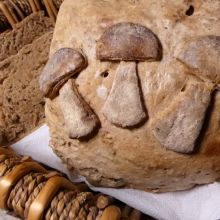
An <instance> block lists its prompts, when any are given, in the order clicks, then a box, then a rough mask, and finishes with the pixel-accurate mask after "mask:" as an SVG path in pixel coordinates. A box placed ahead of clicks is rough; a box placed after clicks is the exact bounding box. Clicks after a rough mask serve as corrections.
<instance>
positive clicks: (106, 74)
mask: <svg viewBox="0 0 220 220" xmlns="http://www.w3.org/2000/svg"><path fill="white" fill-rule="evenodd" d="M100 76H101V77H103V78H106V77H108V72H102V73H101V74H100Z"/></svg>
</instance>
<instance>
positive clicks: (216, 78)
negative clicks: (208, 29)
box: [177, 35, 220, 83]
mask: <svg viewBox="0 0 220 220" xmlns="http://www.w3.org/2000/svg"><path fill="white" fill-rule="evenodd" d="M177 58H178V59H179V60H180V61H181V62H183V63H185V64H186V65H187V66H188V67H190V68H192V69H194V70H195V74H196V75H197V76H198V77H201V78H205V79H209V80H211V81H212V82H214V83H220V36H213V35H209V36H202V37H199V38H197V39H195V40H192V41H191V42H190V43H188V44H187V45H186V47H185V49H184V50H183V52H181V53H180V54H179V55H178V56H177Z"/></svg>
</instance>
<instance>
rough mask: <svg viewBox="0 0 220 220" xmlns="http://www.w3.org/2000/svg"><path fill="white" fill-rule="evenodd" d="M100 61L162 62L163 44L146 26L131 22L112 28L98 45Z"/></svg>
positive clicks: (97, 55) (97, 53)
mask: <svg viewBox="0 0 220 220" xmlns="http://www.w3.org/2000/svg"><path fill="white" fill-rule="evenodd" d="M96 57H97V59H99V60H124V61H135V60H137V61H144V60H149V59H150V60H160V59H161V44H160V42H159V40H158V38H157V37H156V35H155V34H154V33H153V32H152V31H151V30H150V29H148V28H146V27H145V26H142V25H140V24H134V23H130V22H122V23H117V24H115V25H112V26H110V27H109V28H108V29H107V30H106V31H105V32H104V33H103V34H102V36H101V37H100V39H99V40H98V41H97V44H96Z"/></svg>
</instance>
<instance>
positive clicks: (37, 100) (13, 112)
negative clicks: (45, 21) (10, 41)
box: [0, 31, 52, 142]
mask: <svg viewBox="0 0 220 220" xmlns="http://www.w3.org/2000/svg"><path fill="white" fill-rule="evenodd" d="M51 39H52V31H47V33H45V34H44V35H43V36H41V37H40V38H38V39H37V40H35V41H34V42H33V43H32V44H28V45H26V46H25V47H23V48H22V49H21V50H20V51H19V52H18V53H17V54H16V55H14V56H11V57H9V58H7V59H5V60H4V61H2V62H1V63H0V139H2V140H1V141H2V142H13V141H15V140H17V139H19V138H20V137H22V136H24V135H25V134H27V133H29V132H31V130H33V129H34V128H35V127H36V126H38V125H39V124H41V123H42V122H43V120H44V99H43V96H42V94H41V92H40V90H39V86H38V76H39V74H40V72H41V70H42V68H43V66H44V65H45V63H46V62H47V58H48V53H49V47H50V41H51Z"/></svg>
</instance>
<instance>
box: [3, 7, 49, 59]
mask: <svg viewBox="0 0 220 220" xmlns="http://www.w3.org/2000/svg"><path fill="white" fill-rule="evenodd" d="M52 29H53V24H52V22H51V20H50V18H48V17H45V16H44V12H43V11H41V12H37V13H33V14H31V15H30V16H28V17H26V18H25V19H24V20H23V21H22V22H20V23H18V24H17V25H16V27H15V28H14V29H13V30H11V31H6V32H3V33H2V34H0V45H1V46H0V61H2V60H4V59H6V58H8V57H9V56H11V55H15V54H16V53H17V52H18V51H19V50H20V49H21V48H22V47H24V46H25V45H27V44H30V43H32V42H33V41H34V40H35V39H37V38H38V37H40V36H42V35H43V34H45V33H47V32H48V31H49V30H52Z"/></svg>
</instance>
